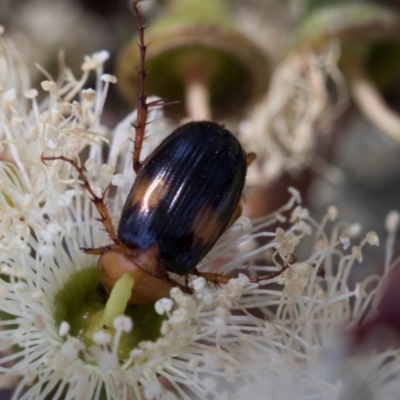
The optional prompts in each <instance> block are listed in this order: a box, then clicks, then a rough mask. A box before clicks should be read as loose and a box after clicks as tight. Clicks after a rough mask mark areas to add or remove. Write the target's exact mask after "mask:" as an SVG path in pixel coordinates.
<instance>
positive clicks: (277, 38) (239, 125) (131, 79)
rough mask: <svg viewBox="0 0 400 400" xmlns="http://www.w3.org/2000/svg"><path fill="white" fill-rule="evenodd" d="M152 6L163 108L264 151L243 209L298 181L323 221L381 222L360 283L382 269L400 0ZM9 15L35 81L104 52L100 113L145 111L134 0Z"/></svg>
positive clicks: (399, 205)
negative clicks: (207, 121) (331, 213)
mask: <svg viewBox="0 0 400 400" xmlns="http://www.w3.org/2000/svg"><path fill="white" fill-rule="evenodd" d="M141 8H142V10H143V15H144V17H143V19H144V22H145V24H146V25H148V26H149V30H148V33H146V42H148V43H150V47H149V60H148V65H149V68H150V76H149V86H148V87H149V94H155V95H159V96H163V97H164V98H168V99H169V100H179V101H180V102H181V103H180V104H179V105H177V106H173V107H170V108H168V109H167V110H166V113H167V116H168V118H170V120H171V121H172V122H171V123H172V124H179V123H180V122H181V121H182V120H184V119H185V118H187V117H189V118H191V117H193V116H195V115H192V113H194V114H195V113H196V112H199V110H203V111H204V112H203V114H201V113H200V114H201V115H206V116H207V117H209V118H213V119H215V120H217V121H218V122H221V123H225V124H226V125H227V126H228V127H229V128H230V129H231V130H232V131H233V132H234V133H235V134H237V135H238V136H239V138H240V139H241V140H242V142H243V143H244V146H245V148H246V149H248V150H255V151H256V152H257V153H258V159H257V162H256V163H255V165H254V166H253V170H252V171H250V173H249V182H250V183H251V185H252V186H254V187H257V190H256V193H255V195H254V196H253V197H251V198H249V200H248V204H247V208H246V210H245V212H246V214H247V215H248V216H252V217H258V216H261V215H263V214H265V213H267V212H270V211H272V210H273V209H274V208H276V207H277V206H279V205H281V204H283V202H284V201H285V198H287V187H288V186H289V185H292V186H295V187H297V188H298V189H299V190H300V191H301V193H302V195H303V200H304V205H305V206H306V207H308V208H309V209H310V211H311V214H312V215H313V216H314V217H315V218H316V219H320V218H321V217H322V216H323V214H324V213H325V211H326V209H327V207H328V206H330V205H332V204H334V205H336V206H337V207H338V209H339V212H340V214H339V219H341V220H345V221H348V222H351V223H353V222H360V223H361V224H362V230H363V232H364V233H365V232H367V231H369V230H376V231H377V232H378V234H379V236H380V238H381V246H380V248H378V249H376V248H375V247H374V248H369V247H366V248H365V253H364V256H365V259H366V261H367V262H366V263H365V264H364V265H363V269H362V270H359V271H358V272H357V274H358V275H357V276H355V277H354V278H353V279H354V280H358V279H361V278H362V277H363V276H365V275H367V274H369V273H371V271H377V272H379V270H380V268H381V267H382V263H383V260H384V246H383V242H384V238H385V230H384V219H385V216H386V215H387V213H388V212H389V211H390V210H392V209H400V184H399V183H400V116H399V115H398V114H399V113H400V17H399V14H398V13H400V1H398V0H377V1H376V2H372V1H369V2H366V1H351V0H342V1H338V0H337V1H334V0H308V1H307V0H286V1H285V0H232V1H228V0H184V1H183V2H182V1H181V0H144V1H143V2H142V3H141ZM0 24H1V25H3V26H4V27H5V32H6V37H7V38H9V39H10V40H11V41H12V42H13V43H14V45H15V47H16V48H17V49H18V51H19V52H20V54H21V55H22V57H23V59H24V60H25V62H26V64H27V66H28V68H29V72H30V76H31V80H32V83H31V85H32V87H37V86H38V85H39V83H40V81H41V80H43V79H45V78H44V75H43V73H42V72H41V71H40V69H38V68H37V66H36V65H40V66H41V67H43V68H44V69H45V70H47V71H48V72H49V73H50V74H51V75H52V76H54V77H56V76H57V74H58V68H59V62H58V54H59V51H60V50H63V51H64V52H65V58H66V64H67V65H68V66H69V67H70V68H71V70H72V71H73V73H74V74H75V75H76V76H79V75H80V73H81V72H80V66H81V64H82V60H83V57H84V56H85V55H90V54H92V53H94V52H97V51H100V50H107V51H108V52H109V53H110V58H109V60H108V61H107V63H106V71H105V72H106V73H110V74H114V75H116V76H117V78H118V85H117V86H112V87H111V91H110V94H109V96H108V98H107V102H106V107H105V112H104V115H103V123H104V124H105V125H106V126H107V127H109V128H113V127H114V126H115V125H116V124H117V123H118V122H119V121H120V120H122V119H123V118H124V117H125V116H126V115H127V114H128V113H129V112H131V111H132V110H133V108H135V96H136V93H137V75H136V71H135V69H134V67H135V65H138V58H137V57H138V56H137V54H136V53H135V51H136V46H135V45H132V42H131V41H132V39H133V40H134V41H135V40H136V39H135V36H136V22H135V19H134V16H133V13H132V7H131V4H130V2H129V1H126V0H103V1H97V0H30V1H26V0H1V1H0ZM132 49H133V50H132ZM204 49H205V50H204ZM203 51H204V53H203ZM204 60H207V62H205V61H204ZM204 71H206V72H204ZM93 84H94V78H93V81H92V82H91V83H90V84H89V86H93ZM202 95H204V96H205V97H204V96H203V97H202ZM193 107H194V108H195V111H193ZM397 247H398V246H397ZM0 398H1V399H6V398H7V397H6V393H0Z"/></svg>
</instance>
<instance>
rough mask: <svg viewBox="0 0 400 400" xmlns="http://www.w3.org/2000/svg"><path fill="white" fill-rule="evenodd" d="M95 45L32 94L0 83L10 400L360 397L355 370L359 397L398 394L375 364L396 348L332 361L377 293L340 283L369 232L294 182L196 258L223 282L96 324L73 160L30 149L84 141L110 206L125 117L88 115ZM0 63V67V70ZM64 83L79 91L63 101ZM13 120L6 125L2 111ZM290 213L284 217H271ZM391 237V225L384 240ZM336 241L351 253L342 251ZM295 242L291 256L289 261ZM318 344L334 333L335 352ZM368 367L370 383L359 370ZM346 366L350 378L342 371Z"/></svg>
mask: <svg viewBox="0 0 400 400" xmlns="http://www.w3.org/2000/svg"><path fill="white" fill-rule="evenodd" d="M2 43H3V42H2ZM106 56H107V55H106V54H105V53H103V52H101V53H98V54H97V55H93V56H91V57H87V58H86V59H85V63H84V72H83V76H82V78H80V79H78V80H77V79H75V78H74V77H73V76H72V74H71V73H70V72H67V75H66V76H65V77H64V78H65V79H64V81H63V84H62V85H61V86H58V84H53V83H54V82H46V83H45V84H44V86H45V89H46V90H47V91H48V97H47V98H46V99H45V101H44V102H43V103H42V104H38V103H37V101H36V96H35V95H34V94H35V93H34V92H33V91H30V92H29V95H28V96H27V97H23V93H26V90H24V91H23V92H22V91H21V90H20V89H19V88H18V87H16V88H15V97H14V96H11V95H10V93H13V92H10V90H12V89H13V88H12V87H8V86H7V84H5V87H6V88H7V93H6V99H5V102H3V103H2V105H1V107H0V132H1V135H2V136H1V142H2V145H3V147H4V154H5V155H6V156H5V157H4V158H3V161H1V162H0V215H1V218H0V272H1V275H0V298H1V301H0V311H1V312H2V313H3V314H4V316H2V320H1V321H0V328H1V330H0V345H1V350H2V354H1V356H0V386H2V387H6V386H14V387H15V393H14V399H19V398H20V399H23V400H44V399H47V398H53V399H64V398H65V399H76V400H80V399H82V400H87V399H93V400H100V399H103V398H107V399H110V400H117V399H118V400H119V399H125V398H126V399H143V398H144V399H153V398H159V399H177V398H188V399H192V398H193V399H195V398H198V399H244V398H248V397H251V398H254V399H259V398H260V399H261V398H262V399H278V400H279V399H288V398H299V399H311V398H318V399H339V398H343V397H340V396H342V395H343V393H345V394H346V395H347V398H351V396H350V395H348V393H350V388H351V387H352V385H351V384H352V382H355V384H354V387H355V388H356V389H357V390H358V388H360V389H359V391H358V393H361V394H363V393H364V392H363V390H364V389H365V388H364V386H365V385H364V382H367V381H368V382H369V383H370V388H372V389H371V390H373V391H374V393H384V390H385V389H388V390H390V391H391V393H396V394H397V393H398V391H399V386H400V384H398V382H399V381H400V380H399V379H398V378H399V376H398V375H399V371H398V369H399V368H398V367H397V366H396V365H394V366H393V369H392V370H391V372H392V375H390V374H389V373H388V372H387V369H385V368H383V365H390V366H392V364H395V363H394V361H392V359H395V360H397V359H398V358H399V356H400V354H399V352H398V351H397V350H390V352H376V353H375V354H373V355H371V356H369V357H368V362H365V367H364V368H361V370H360V371H361V372H360V373H358V371H359V370H358V369H357V368H358V365H359V364H360V362H359V360H358V359H357V357H353V358H352V359H351V360H350V361H349V362H348V363H347V362H346V356H347V355H348V354H350V353H348V349H349V345H348V343H347V342H346V335H343V334H338V332H340V329H341V327H343V326H349V327H351V325H352V324H354V322H355V321H357V319H358V318H359V317H360V316H363V315H364V314H365V312H366V310H368V308H369V305H370V304H372V302H373V300H374V296H375V293H377V290H372V291H371V292H369V291H368V289H369V285H370V284H371V282H375V283H376V284H377V286H376V287H377V289H379V288H380V287H381V286H380V285H381V283H380V282H381V280H380V278H379V277H369V278H367V279H366V280H365V282H361V283H358V284H357V285H354V287H353V286H349V280H348V277H349V274H350V272H351V270H352V268H353V267H354V266H355V265H356V262H355V261H357V260H361V259H362V250H363V247H364V246H365V245H367V244H372V245H377V244H378V243H379V241H378V237H377V236H376V234H375V233H374V232H370V233H368V234H367V237H366V238H363V239H361V240H360V241H359V242H353V240H354V239H353V235H351V234H350V233H349V230H350V229H351V226H350V225H349V224H344V223H341V222H336V223H335V224H334V225H333V227H332V229H331V230H327V224H328V223H329V222H332V221H334V220H336V217H337V210H336V209H334V208H332V207H330V208H329V209H328V212H327V214H326V215H325V216H324V217H323V218H322V221H321V222H317V221H315V220H314V219H313V218H312V217H311V216H310V215H309V212H308V210H306V209H304V208H301V204H299V203H300V196H299V194H298V192H297V191H295V190H293V189H292V190H291V191H290V193H291V198H290V200H289V201H288V203H287V204H285V205H283V206H282V207H281V208H280V209H278V210H277V211H276V212H274V213H273V214H271V215H270V216H268V217H265V218H263V219H260V220H259V221H258V222H257V224H255V225H254V226H253V225H252V224H251V222H250V221H249V220H248V219H246V218H240V219H239V220H238V221H237V222H236V223H235V224H234V225H233V226H232V227H231V228H230V229H229V230H228V231H227V232H225V233H224V235H222V237H221V238H220V240H219V241H218V243H217V244H216V245H215V246H214V248H213V249H212V251H211V252H210V253H209V254H208V255H207V257H206V258H205V259H204V260H203V261H202V263H201V265H200V266H199V268H201V269H205V270H212V269H213V268H214V267H215V266H216V265H218V272H221V273H225V274H233V275H234V276H235V278H232V279H231V280H230V281H229V282H228V284H227V285H223V286H222V287H214V286H213V285H211V286H208V285H207V284H206V283H205V281H204V280H203V279H202V278H199V277H192V278H191V280H190V282H189V285H190V287H192V288H193V290H194V293H193V295H188V294H184V293H182V291H181V290H179V289H178V288H174V289H173V290H171V294H170V298H168V299H161V300H159V301H158V302H157V303H156V304H155V305H148V306H138V307H135V308H130V309H127V310H125V314H124V315H120V314H116V315H114V314H112V315H111V316H110V317H109V318H110V321H109V322H107V324H102V323H101V322H102V321H103V319H102V318H103V317H104V315H103V311H104V307H105V306H104V302H103V301H102V299H101V298H100V296H99V294H98V293H97V291H96V286H97V283H98V281H99V278H98V276H97V269H96V265H97V257H95V256H91V255H87V254H85V253H83V252H82V251H81V249H80V248H81V247H95V246H102V245H105V244H107V243H109V242H110V239H109V238H108V236H107V235H106V234H105V233H104V232H103V230H102V225H101V223H100V222H99V221H97V220H96V219H95V217H96V215H97V214H96V210H95V209H94V207H93V203H92V202H91V200H90V198H89V195H88V193H87V191H85V189H84V188H83V187H82V185H81V184H80V182H79V177H78V176H77V173H76V171H75V170H74V169H73V168H71V166H70V165H69V164H67V163H65V162H61V161H56V162H48V165H47V166H46V165H44V164H43V163H42V162H41V161H40V159H41V155H42V153H43V152H44V153H45V154H46V155H51V154H54V155H61V154H62V155H64V156H67V157H72V158H74V159H78V156H81V155H82V150H86V153H87V158H85V160H82V164H83V165H84V166H85V167H84V171H85V173H86V176H88V179H89V181H90V184H91V186H92V187H93V188H95V190H96V191H98V192H102V191H103V190H104V189H105V188H106V187H107V186H108V185H109V184H110V182H111V184H112V185H113V189H114V191H115V195H113V197H112V198H108V199H107V200H108V207H109V210H110V213H111V215H113V216H115V217H117V216H118V215H120V212H121V209H122V207H123V204H124V200H125V197H126V190H129V187H130V185H129V183H131V182H132V181H133V178H134V177H133V171H132V165H131V153H130V149H128V150H127V144H128V143H129V137H130V136H131V135H132V131H131V129H130V121H131V120H132V116H129V117H127V119H125V120H124V121H122V122H121V123H120V124H119V125H118V126H117V127H116V128H115V131H114V132H113V133H114V134H112V135H110V136H109V137H110V139H107V137H108V132H107V130H106V129H105V128H104V127H103V126H102V125H101V123H100V120H99V117H100V114H101V111H102V107H103V104H104V99H105V96H106V91H107V85H108V84H109V83H112V81H113V79H110V77H106V79H105V80H103V81H102V80H99V85H100V86H99V87H96V90H95V91H94V90H90V89H85V90H82V87H83V85H84V82H85V79H86V78H87V76H88V74H89V72H90V70H91V69H96V72H97V73H100V75H101V68H102V67H101V65H102V62H104V59H105V57H106ZM7 71H8V72H7V73H6V74H5V75H4V74H3V73H2V72H0V79H1V80H2V81H3V80H6V81H7V82H9V69H7ZM7 82H6V83H7ZM12 82H13V81H12ZM57 82H58V80H57ZM3 86H4V85H3ZM78 95H80V101H74V98H76V97H78ZM27 99H29V103H27V101H28V100H27ZM11 101H12V104H10V102H11ZM27 104H29V106H28V105H27ZM161 114H162V112H161V111H157V120H158V121H160V122H157V123H155V124H152V126H151V129H152V130H153V131H151V132H150V133H151V134H152V137H157V136H162V135H163V134H165V128H166V127H167V126H168V124H167V123H166V122H165V120H164V119H163V118H162V115H161ZM13 118H14V121H17V122H16V123H10V121H11V120H12V119H13ZM15 118H16V119H15ZM18 121H19V122H18ZM153 133H154V135H153ZM28 138H29V140H28ZM108 142H109V144H110V148H109V155H108V159H107V160H103V159H102V154H103V149H102V146H103V145H104V144H105V143H108ZM156 142H157V140H154V144H156ZM148 151H149V150H148ZM124 177H125V179H124ZM290 215H292V216H294V217H293V219H292V220H291V222H292V225H288V224H287V225H286V226H285V229H283V228H278V229H276V228H272V227H273V226H274V225H275V226H276V224H279V223H281V222H282V221H286V222H287V221H288V220H289V219H290V218H289V217H290ZM392 219H393V218H392ZM113 222H114V223H116V222H117V221H113ZM388 226H391V227H392V228H393V227H394V226H397V224H395V223H388ZM393 235H394V229H392V231H391V236H390V240H391V242H390V243H392V242H393V240H394V239H393ZM310 238H311V239H312V240H309V239H310ZM259 239H263V244H262V245H260V244H259V242H258V240H259ZM303 239H305V241H304V242H306V241H307V240H309V241H308V242H306V243H305V244H304V243H303ZM310 242H311V243H310ZM249 244H251V245H249ZM350 244H352V245H353V248H352V251H347V252H345V251H343V250H342V247H348V246H350ZM300 245H303V246H304V247H303V249H302V254H303V256H302V258H301V259H299V260H296V261H294V256H293V253H294V254H295V253H296V251H297V249H298V247H299V246H300ZM307 249H308V250H307ZM221 260H223V261H221ZM221 264H222V265H221ZM282 269H284V270H285V271H284V272H283V273H282V274H281V275H280V276H276V277H274V278H273V279H269V277H268V275H269V274H270V273H276V272H277V271H280V270H282ZM389 270H390V257H389V259H388V261H387V266H386V271H387V272H388V271H389ZM174 278H176V279H180V278H179V277H174ZM113 293H114V292H113ZM366 293H370V294H368V295H366ZM112 295H113V294H111V298H112ZM111 298H110V299H111ZM109 302H110V300H109ZM108 304H110V303H107V305H108ZM331 343H335V344H337V345H338V347H337V349H338V352H337V354H336V353H335V352H334V351H331V350H332V348H333V347H331V346H332V345H331ZM335 349H336V347H335ZM326 354H327V356H324V355H326ZM335 355H336V358H335V357H334V356H335ZM388 357H392V358H391V359H389V358H388ZM385 360H387V361H386V364H385V363H384V362H383V361H385ZM342 366H343V368H341V367H342ZM361 367H362V365H361ZM327 371H328V372H329V371H331V372H332V375H331V376H330V375H329V373H328V372H327ZM347 371H349V373H348V374H347V375H346V372H347ZM357 374H358V375H357ZM373 374H376V375H377V376H378V377H380V378H382V380H381V382H385V383H379V382H374V381H372V379H369V378H370V376H372V375H373ZM356 375H357V377H361V378H362V379H361V380H357V379H356V378H354V380H353V381H350V380H349V379H352V377H353V376H356ZM332 376H333V377H334V379H330V378H331V377H332ZM383 378H384V379H383ZM363 379H364V380H363ZM363 385H364V386H363ZM380 390H381V392H380ZM344 398H346V397H344ZM381 398H384V397H381Z"/></svg>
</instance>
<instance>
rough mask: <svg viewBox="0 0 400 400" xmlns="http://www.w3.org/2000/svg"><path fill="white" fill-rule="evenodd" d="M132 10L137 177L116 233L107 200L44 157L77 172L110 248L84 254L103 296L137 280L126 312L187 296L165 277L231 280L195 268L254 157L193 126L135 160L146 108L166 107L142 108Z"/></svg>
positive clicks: (225, 219) (213, 131)
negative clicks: (91, 257)
mask: <svg viewBox="0 0 400 400" xmlns="http://www.w3.org/2000/svg"><path fill="white" fill-rule="evenodd" d="M137 3H138V1H135V2H134V3H133V8H134V11H135V15H136V18H137V25H138V32H139V48H140V54H141V65H140V69H139V74H140V77H141V80H140V82H141V87H140V92H139V95H138V111H137V122H136V124H134V127H135V142H134V143H135V147H134V152H133V169H134V171H135V172H136V174H137V176H136V180H135V182H134V184H133V186H132V189H131V191H130V193H129V195H128V197H127V200H126V203H125V206H124V208H123V210H122V214H121V218H120V222H119V225H118V229H117V231H115V229H114V226H113V224H112V221H111V217H110V215H109V213H108V210H107V207H106V205H105V203H104V199H103V197H104V195H105V193H103V196H101V197H99V196H98V195H96V194H95V192H94V191H93V189H92V188H91V186H90V184H89V182H88V179H87V177H86V175H85V174H84V172H83V170H82V168H81V167H79V165H78V164H77V163H76V162H75V161H74V160H72V159H69V158H66V157H63V156H61V157H44V156H42V161H43V162H45V161H48V160H63V161H66V162H68V163H70V164H71V165H72V166H73V167H74V168H75V169H76V170H77V171H78V173H79V175H80V177H81V179H82V181H83V184H84V186H85V188H86V189H87V191H88V192H89V193H90V195H91V198H92V201H93V203H94V205H95V206H96V208H97V211H98V212H99V214H100V216H101V219H100V220H101V221H102V223H103V225H104V227H105V229H106V231H107V232H108V234H109V236H110V239H111V240H112V241H113V242H114V243H113V244H110V245H106V246H104V247H100V248H90V249H89V248H85V249H83V251H85V252H86V253H89V254H96V255H100V258H99V261H98V272H99V276H100V280H101V287H102V291H103V292H104V291H105V292H106V293H107V292H108V293H109V292H110V291H111V290H112V289H113V287H114V285H115V283H116V282H117V281H118V280H119V279H120V278H121V277H122V276H123V275H125V274H129V275H131V276H132V277H133V278H134V287H133V290H132V293H131V297H130V300H129V304H131V305H135V304H146V303H152V302H155V301H157V300H158V299H160V298H162V297H167V296H169V293H170V290H171V288H172V287H174V286H177V287H180V288H181V289H182V290H183V291H185V292H189V293H190V292H191V290H190V289H189V288H188V287H187V285H183V284H181V283H179V282H177V281H175V280H174V279H172V278H171V277H170V276H169V274H168V273H169V272H171V273H175V274H178V275H181V276H187V275H188V274H195V275H198V276H203V277H204V278H205V279H206V280H209V281H212V282H214V283H222V284H223V283H227V282H228V281H229V277H228V276H225V275H222V274H218V273H213V272H199V271H198V270H197V269H196V265H197V264H198V263H199V262H200V261H201V260H202V259H203V258H204V257H205V256H206V255H207V253H208V252H209V251H210V249H211V248H212V247H213V245H214V244H215V242H216V241H217V240H218V238H219V237H220V236H221V234H222V233H223V232H224V231H225V230H226V229H227V228H228V227H229V226H230V225H232V224H233V223H234V222H235V220H236V219H237V218H238V217H239V216H240V214H241V202H240V198H241V194H242V191H243V187H244V183H245V178H246V171H247V165H248V164H249V163H250V162H251V161H253V160H254V158H255V155H254V154H249V155H246V153H245V152H244V150H243V149H242V147H241V145H240V143H239V141H238V140H237V139H236V138H235V137H234V136H233V135H232V133H230V132H229V131H228V130H226V129H225V128H223V127H222V126H220V125H218V124H217V123H215V122H210V121H197V122H189V123H187V124H185V125H183V126H181V127H179V128H178V129H176V130H175V131H174V132H173V133H171V134H170V135H169V136H168V137H167V138H166V139H165V140H164V141H163V142H162V143H161V144H160V145H159V146H158V147H157V148H156V149H155V150H154V151H153V153H152V154H150V155H149V156H148V157H147V159H146V160H144V162H141V161H140V152H141V148H142V143H143V138H144V133H145V126H146V123H147V121H146V120H147V113H148V108H149V107H151V106H162V105H164V103H163V102H162V101H160V100H156V101H153V102H148V101H147V96H146V92H145V82H146V75H147V73H146V71H145V55H146V46H145V45H144V38H143V31H144V27H143V25H142V23H141V18H140V13H139V11H138V7H137Z"/></svg>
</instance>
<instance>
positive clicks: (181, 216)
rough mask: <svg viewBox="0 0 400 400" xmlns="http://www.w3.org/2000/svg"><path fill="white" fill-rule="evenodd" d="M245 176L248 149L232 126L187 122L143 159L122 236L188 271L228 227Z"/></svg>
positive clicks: (133, 245) (126, 209)
mask: <svg viewBox="0 0 400 400" xmlns="http://www.w3.org/2000/svg"><path fill="white" fill-rule="evenodd" d="M245 176H246V156H245V153H244V151H243V149H242V147H241V145H240V143H239V142H238V140H237V139H236V138H235V137H234V136H233V135H232V134H231V133H230V132H229V131H228V130H225V129H223V128H222V127H221V126H219V125H218V124H216V123H213V122H190V123H188V124H186V125H183V126H181V127H180V128H178V129H177V130H175V131H174V132H173V133H172V134H171V135H170V136H168V137H167V138H166V139H165V140H164V141H163V142H162V143H161V144H160V145H159V146H158V147H157V149H156V150H155V151H154V152H153V153H152V154H151V155H150V156H149V157H148V158H147V159H146V160H145V163H144V165H143V167H142V169H141V171H140V173H139V174H138V176H137V178H136V180H135V183H134V184H133V187H132V189H131V192H130V194H129V196H128V198H127V201H126V203H125V206H124V209H123V211H122V215H121V220H120V223H119V226H118V238H119V239H120V240H121V241H122V242H123V243H125V244H126V245H128V246H129V247H131V248H138V249H140V250H146V249H148V248H149V247H150V246H154V245H157V246H158V250H159V251H160V256H161V260H162V262H163V263H164V264H165V266H166V268H167V269H168V270H169V271H171V272H175V273H178V274H180V275H184V274H186V273H188V272H190V271H191V270H192V269H193V268H194V267H195V266H196V264H198V262H199V261H200V260H201V259H202V258H203V257H204V256H205V255H206V254H207V253H208V252H209V250H210V249H211V247H212V246H213V245H214V243H215V242H216V240H217V239H218V238H219V236H220V235H221V234H222V232H223V231H224V229H225V228H226V226H227V224H228V222H229V220H230V218H231V216H232V214H233V211H234V209H235V207H236V205H237V204H238V202H239V200H240V196H241V193H242V190H243V186H244V181H245Z"/></svg>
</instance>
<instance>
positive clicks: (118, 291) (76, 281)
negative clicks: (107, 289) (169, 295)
mask: <svg viewBox="0 0 400 400" xmlns="http://www.w3.org/2000/svg"><path fill="white" fill-rule="evenodd" d="M98 283H99V277H98V274H97V268H96V267H92V268H85V269H84V270H82V271H79V272H76V273H75V274H73V275H72V276H71V277H70V279H69V281H68V282H67V283H66V284H65V285H64V287H63V288H62V289H61V290H60V292H59V293H58V294H57V295H56V298H55V308H54V320H55V323H56V326H59V325H60V324H61V322H63V321H66V322H68V323H69V325H70V331H69V334H70V335H71V336H75V337H77V338H79V339H80V340H82V341H83V342H84V343H85V344H86V345H87V346H90V345H92V344H93V339H92V338H93V334H94V333H95V332H97V331H103V332H107V333H109V334H111V335H112V336H113V335H114V333H115V329H114V327H113V321H114V319H115V318H116V317H118V316H120V315H126V316H129V317H130V318H131V319H132V321H133V329H132V331H131V332H129V333H123V334H122V336H121V340H120V345H119V349H118V355H119V358H120V359H121V360H125V359H126V358H127V357H128V356H129V352H130V351H131V350H132V349H134V348H135V347H136V346H137V345H138V343H139V342H141V341H143V340H150V341H155V340H157V339H158V338H159V337H160V336H161V334H160V327H161V323H162V321H163V319H164V318H165V317H162V316H160V315H159V314H157V313H156V311H155V310H154V304H147V305H139V306H134V307H127V302H128V300H129V298H130V295H131V290H135V289H134V282H133V278H131V277H130V276H129V275H124V276H123V277H122V278H121V279H120V280H119V281H118V282H117V283H116V284H115V286H114V288H113V290H112V292H111V294H110V297H109V299H108V300H107V301H105V300H104V299H103V298H102V297H101V295H100V294H99V293H98V291H97V285H98Z"/></svg>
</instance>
